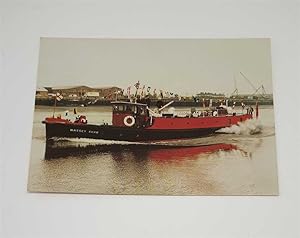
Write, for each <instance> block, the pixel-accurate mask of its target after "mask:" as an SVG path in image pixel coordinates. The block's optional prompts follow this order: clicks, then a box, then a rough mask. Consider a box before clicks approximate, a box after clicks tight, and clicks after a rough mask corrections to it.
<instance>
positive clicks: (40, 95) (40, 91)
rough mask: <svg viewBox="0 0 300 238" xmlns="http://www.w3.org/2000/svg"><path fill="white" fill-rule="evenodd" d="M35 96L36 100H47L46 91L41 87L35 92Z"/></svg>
mask: <svg viewBox="0 0 300 238" xmlns="http://www.w3.org/2000/svg"><path fill="white" fill-rule="evenodd" d="M35 96H36V97H37V98H48V90H47V89H46V88H43V87H38V88H36V90H35Z"/></svg>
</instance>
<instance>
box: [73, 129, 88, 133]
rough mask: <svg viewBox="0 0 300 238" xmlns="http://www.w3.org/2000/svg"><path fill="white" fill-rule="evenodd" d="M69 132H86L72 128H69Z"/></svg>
mask: <svg viewBox="0 0 300 238" xmlns="http://www.w3.org/2000/svg"><path fill="white" fill-rule="evenodd" d="M70 131H71V132H80V133H85V132H86V130H83V129H73V128H71V129H70Z"/></svg>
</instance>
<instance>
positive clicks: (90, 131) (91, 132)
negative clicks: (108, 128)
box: [70, 128, 99, 134]
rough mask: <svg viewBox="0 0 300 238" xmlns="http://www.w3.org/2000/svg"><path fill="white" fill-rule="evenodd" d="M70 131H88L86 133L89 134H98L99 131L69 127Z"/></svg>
mask: <svg viewBox="0 0 300 238" xmlns="http://www.w3.org/2000/svg"><path fill="white" fill-rule="evenodd" d="M70 132H79V133H86V132H88V133H90V134H98V133H99V131H92V130H88V131H87V130H84V129H73V128H71V129H70Z"/></svg>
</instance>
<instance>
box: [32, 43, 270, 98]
mask: <svg viewBox="0 0 300 238" xmlns="http://www.w3.org/2000/svg"><path fill="white" fill-rule="evenodd" d="M240 71H242V72H243V73H244V74H245V75H246V76H247V77H248V78H249V79H250V80H251V82H252V83H253V84H254V85H255V86H256V87H259V86H260V85H261V84H263V85H264V87H265V89H266V91H267V92H268V93H271V92H272V73H271V71H272V70H271V52H270V40H269V39H234V40H231V39H226V40H224V39H215V40H209V39H205V40H203V39H175V40H173V39H63V38H42V39H41V45H40V58H39V69H38V83H37V85H38V86H67V85H87V86H97V87H101V86H119V87H122V88H127V87H128V86H130V85H133V84H134V83H136V82H137V81H138V80H139V81H140V83H141V85H146V87H147V86H151V87H152V89H154V88H156V89H157V90H159V89H162V90H165V91H171V92H174V93H179V94H195V93H197V92H200V91H210V92H223V93H226V94H228V93H231V92H232V91H233V90H234V78H236V82H237V87H238V89H239V91H240V92H241V93H252V92H254V90H253V89H252V87H251V86H250V84H249V83H248V82H247V81H246V80H245V79H244V78H243V77H242V76H241V75H240V74H239V72H240Z"/></svg>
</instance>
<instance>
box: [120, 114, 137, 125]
mask: <svg viewBox="0 0 300 238" xmlns="http://www.w3.org/2000/svg"><path fill="white" fill-rule="evenodd" d="M128 120H129V122H128ZM123 122H124V124H125V126H129V127H130V126H133V125H134V123H135V119H134V117H133V116H126V117H124V121H123Z"/></svg>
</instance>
